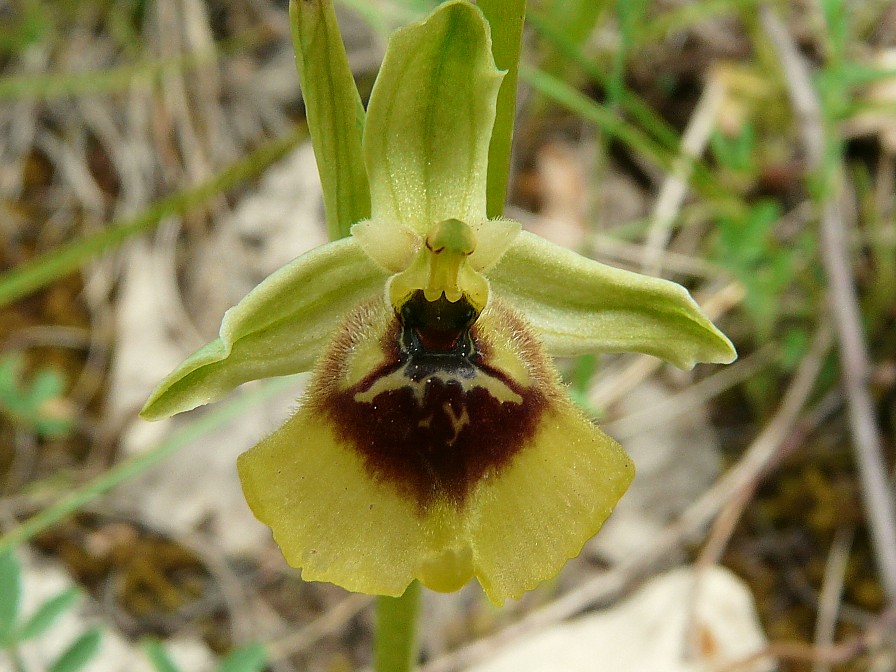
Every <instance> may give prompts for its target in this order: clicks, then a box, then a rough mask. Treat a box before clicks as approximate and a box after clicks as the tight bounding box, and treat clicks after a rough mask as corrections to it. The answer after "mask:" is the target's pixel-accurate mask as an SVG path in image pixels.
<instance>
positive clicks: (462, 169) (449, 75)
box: [363, 2, 503, 235]
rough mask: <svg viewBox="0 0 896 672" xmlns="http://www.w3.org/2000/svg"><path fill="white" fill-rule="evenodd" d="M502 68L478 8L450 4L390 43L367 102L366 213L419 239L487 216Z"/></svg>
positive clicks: (473, 223)
mask: <svg viewBox="0 0 896 672" xmlns="http://www.w3.org/2000/svg"><path fill="white" fill-rule="evenodd" d="M502 77H503V74H502V72H501V71H500V70H498V69H497V68H496V67H495V61H494V58H493V57H492V50H491V36H490V34H489V29H488V24H487V23H486V21H485V19H484V18H483V16H482V12H481V11H480V10H479V8H478V7H476V6H475V5H473V4H471V3H469V2H450V3H446V4H444V5H442V6H441V7H440V8H439V9H438V11H436V12H435V13H433V14H432V15H431V16H429V17H428V18H427V19H425V20H424V21H422V22H420V23H416V24H413V25H411V26H408V27H406V28H403V29H401V30H398V31H397V32H396V33H395V34H394V35H393V36H392V38H391V39H390V40H389V46H388V49H387V50H386V57H385V59H384V60H383V66H382V68H381V69H380V73H379V75H378V76H377V79H376V84H375V85H374V87H373V92H372V93H371V96H370V104H369V105H368V108H367V121H366V125H365V128H364V142H363V149H364V162H365V165H366V167H367V176H368V179H369V181H370V196H371V219H373V220H376V221H380V222H394V223H396V224H401V225H405V226H408V227H410V228H411V229H413V230H415V231H416V232H417V233H418V234H420V235H425V234H426V233H427V232H428V231H429V229H430V227H431V226H432V225H433V224H434V223H436V222H441V221H444V220H447V219H458V220H460V221H463V222H466V223H467V224H469V225H471V226H475V225H477V224H479V222H481V221H483V220H484V219H485V216H486V215H485V212H486V209H485V200H486V173H487V169H488V148H489V141H490V139H491V133H492V127H493V125H494V121H495V107H496V104H497V97H498V89H499V88H500V85H501V79H502Z"/></svg>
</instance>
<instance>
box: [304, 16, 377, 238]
mask: <svg viewBox="0 0 896 672" xmlns="http://www.w3.org/2000/svg"><path fill="white" fill-rule="evenodd" d="M289 19H290V26H291V28H292V40H293V47H294V49H295V53H296V69H297V70H298V72H299V81H300V85H301V88H302V98H303V100H304V101H305V116H306V118H307V119H308V130H309V132H310V134H311V144H312V145H313V146H314V157H315V158H316V159H317V170H318V173H320V181H321V186H322V187H323V192H324V207H325V209H326V214H327V229H328V231H329V234H330V239H331V240H335V239H336V238H342V237H344V236H347V235H348V233H349V228H350V227H351V225H352V224H353V223H355V222H357V221H359V220H362V219H367V217H369V216H370V188H369V187H368V185H367V174H366V173H365V171H364V162H363V160H362V154H361V138H362V136H363V134H364V106H363V105H362V104H361V97H360V96H359V95H358V89H357V87H356V86H355V80H354V78H353V77H352V71H351V69H350V68H349V65H348V58H347V56H346V53H345V46H344V45H343V44H342V36H341V35H340V33H339V24H338V23H337V22H336V13H335V11H334V10H333V2H332V0H291V1H290V3H289Z"/></svg>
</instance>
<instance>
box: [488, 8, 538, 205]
mask: <svg viewBox="0 0 896 672" xmlns="http://www.w3.org/2000/svg"><path fill="white" fill-rule="evenodd" d="M478 4H479V8H480V9H481V10H482V13H483V14H484V15H485V18H486V19H487V20H488V22H489V26H490V27H491V33H492V54H493V55H494V57H495V65H496V66H498V68H500V69H501V70H506V71H507V74H506V75H504V81H503V82H502V83H501V89H500V91H499V92H498V110H497V114H496V116H495V126H494V130H493V131H492V139H491V144H489V148H488V181H487V185H486V194H487V196H486V199H487V200H486V213H487V214H488V216H489V217H500V216H501V214H502V213H503V212H504V203H505V201H506V200H507V182H508V180H509V177H510V152H511V147H512V143H513V122H514V118H515V116H516V83H517V76H518V73H519V65H520V45H521V43H522V38H523V21H524V19H525V17H526V0H479V3H478Z"/></svg>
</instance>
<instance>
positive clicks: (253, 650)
mask: <svg viewBox="0 0 896 672" xmlns="http://www.w3.org/2000/svg"><path fill="white" fill-rule="evenodd" d="M267 659H268V654H267V651H265V648H264V647H263V646H262V645H261V644H247V645H246V646H241V647H240V648H238V649H234V650H233V651H231V652H230V653H228V654H227V657H226V658H224V660H222V661H221V664H220V665H218V668H217V670H216V672H261V670H262V669H264V666H265V663H266V662H267Z"/></svg>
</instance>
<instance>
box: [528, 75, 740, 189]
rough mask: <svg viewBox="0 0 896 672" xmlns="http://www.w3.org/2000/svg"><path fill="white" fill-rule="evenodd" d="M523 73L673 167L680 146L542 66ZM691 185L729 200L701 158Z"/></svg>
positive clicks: (539, 87) (615, 134) (588, 117)
mask: <svg viewBox="0 0 896 672" xmlns="http://www.w3.org/2000/svg"><path fill="white" fill-rule="evenodd" d="M520 77H521V78H522V79H523V80H525V81H526V83H528V84H529V85H530V86H531V87H532V88H533V89H535V90H537V91H538V92H539V93H541V94H543V95H544V96H546V97H547V98H550V99H552V100H554V101H555V102H557V103H559V104H560V105H562V106H563V107H565V108H567V109H568V110H570V111H571V112H574V113H575V114H578V115H579V116H581V117H582V118H583V119H585V120H586V121H590V122H591V123H593V124H595V125H596V126H598V127H599V128H600V129H601V130H602V131H603V132H604V133H607V134H608V135H610V136H612V137H615V138H618V139H619V140H620V141H622V142H623V143H625V144H626V145H628V146H629V147H631V148H632V149H633V150H634V151H635V152H637V153H639V154H641V155H642V156H643V157H644V158H646V159H648V160H650V161H652V162H654V163H656V164H657V165H659V166H660V167H662V168H664V169H666V170H670V169H671V168H672V167H673V164H674V162H675V160H676V159H677V158H678V155H677V150H671V149H668V148H666V147H664V146H663V145H662V144H660V143H658V142H657V141H656V140H654V139H653V138H651V137H649V136H648V135H646V134H645V133H644V132H643V131H641V130H640V129H638V128H636V127H635V126H633V125H632V124H630V123H629V122H627V121H626V120H624V119H622V118H621V117H619V116H618V115H616V114H614V113H613V112H612V111H611V110H609V109H607V108H606V107H604V106H602V105H599V104H598V103H596V102H595V101H593V100H592V99H591V98H589V97H588V96H586V95H584V94H583V93H581V92H580V91H578V90H576V89H574V88H573V87H571V86H569V85H568V84H566V83H565V82H564V81H562V80H560V79H557V78H556V77H553V76H552V75H550V74H548V73H546V72H543V71H541V70H537V69H534V68H527V67H523V68H521V69H520ZM691 186H692V187H693V188H694V189H695V190H696V191H697V192H699V193H700V194H701V195H703V196H705V197H708V198H713V199H715V200H717V201H718V202H719V203H720V204H722V203H725V202H726V201H727V200H730V199H727V197H726V193H725V190H724V189H723V188H722V187H721V186H720V185H719V184H718V183H717V182H716V180H715V178H713V176H712V174H711V173H710V172H709V170H708V169H707V168H706V167H705V166H704V165H703V164H702V163H701V162H700V161H696V160H694V161H693V165H692V170H691Z"/></svg>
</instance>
